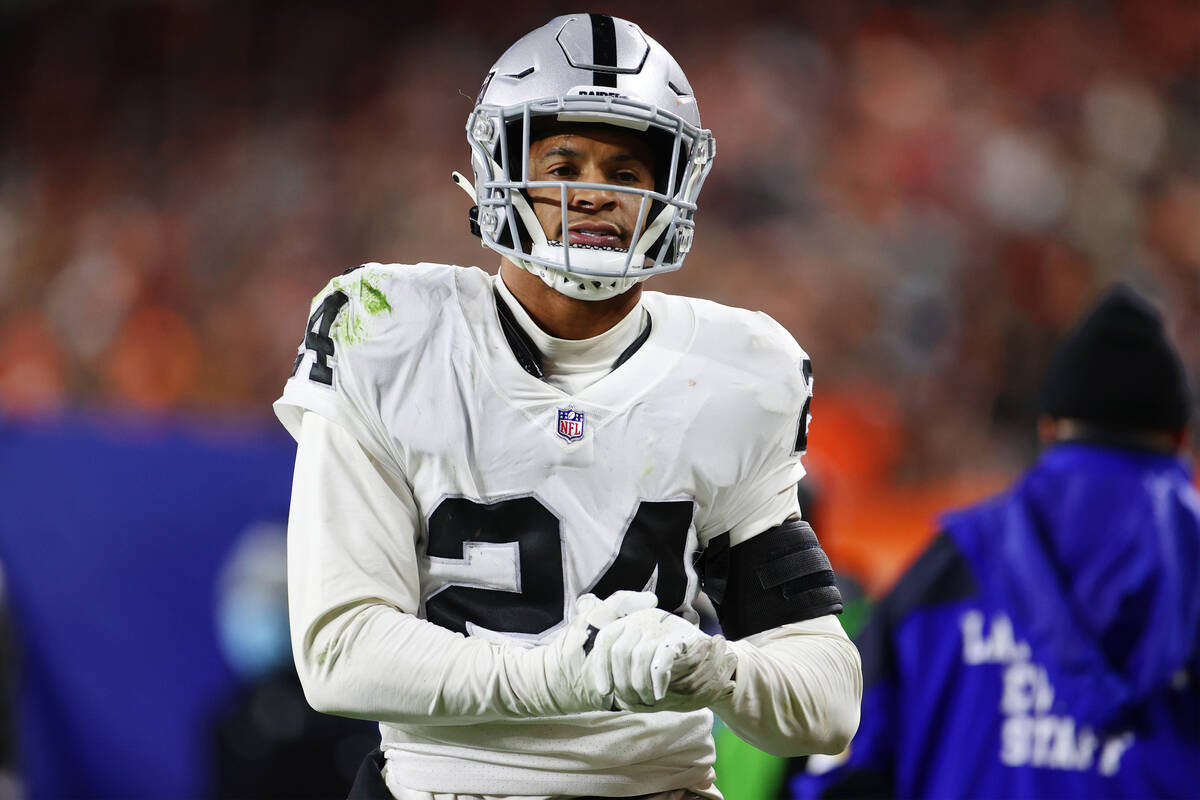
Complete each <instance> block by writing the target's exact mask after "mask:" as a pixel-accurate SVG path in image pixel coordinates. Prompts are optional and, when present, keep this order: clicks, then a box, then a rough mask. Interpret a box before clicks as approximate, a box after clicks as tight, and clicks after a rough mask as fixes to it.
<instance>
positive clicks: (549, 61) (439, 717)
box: [276, 14, 861, 800]
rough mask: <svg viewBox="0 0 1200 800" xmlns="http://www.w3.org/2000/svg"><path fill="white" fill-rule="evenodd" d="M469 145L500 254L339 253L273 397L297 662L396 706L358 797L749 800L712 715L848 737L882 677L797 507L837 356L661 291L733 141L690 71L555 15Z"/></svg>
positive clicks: (355, 704)
mask: <svg viewBox="0 0 1200 800" xmlns="http://www.w3.org/2000/svg"><path fill="white" fill-rule="evenodd" d="M467 139H468V142H469V144H470V148H471V160H472V166H473V170H474V180H473V181H470V180H468V179H467V178H465V177H463V176H461V175H457V174H456V175H455V180H456V181H457V182H458V183H459V184H460V186H461V187H463V188H464V189H465V190H466V191H467V193H468V194H470V195H471V196H472V198H473V199H474V201H475V208H474V209H472V215H471V218H472V229H473V230H474V231H475V232H476V233H477V234H478V235H479V236H480V237H481V238H482V241H483V244H484V245H485V246H486V247H488V248H490V249H491V250H493V251H495V252H497V253H499V254H500V255H501V257H502V258H501V263H500V269H499V273H498V274H497V275H489V274H487V273H485V272H483V271H481V270H479V269H474V268H462V267H454V266H446V265H441V264H428V263H421V264H416V265H410V266H399V265H389V266H384V265H380V264H374V263H372V264H366V265H364V266H362V267H358V268H355V269H353V270H350V271H348V272H347V273H345V274H343V275H342V276H341V277H339V278H335V279H334V280H333V281H332V282H331V283H330V284H329V286H328V287H327V288H326V289H325V290H324V291H323V292H322V294H320V295H319V296H318V297H317V298H316V300H315V301H314V303H313V306H312V309H311V316H310V318H309V321H308V328H307V330H306V332H305V336H304V341H303V343H302V344H301V346H300V349H299V353H298V356H297V358H296V362H295V364H294V366H293V371H292V377H291V379H290V380H289V381H288V382H287V385H286V388H285V389H284V393H283V396H282V398H280V400H279V401H278V402H277V404H276V410H277V413H278V414H279V417H280V419H281V420H282V421H283V422H284V424H285V425H286V426H287V428H288V430H289V431H291V433H292V434H293V435H294V436H295V437H296V439H297V441H298V442H299V449H298V452H297V457H296V471H295V478H294V484H293V491H292V507H291V516H290V522H289V544H288V570H289V575H288V578H289V592H290V597H289V603H290V613H291V631H292V643H293V649H294V653H295V659H296V665H297V669H298V671H299V674H300V677H301V679H302V681H303V684H304V688H305V692H306V694H307V697H308V699H309V702H311V703H312V705H313V706H314V707H315V708H317V709H318V710H321V711H325V712H327V713H331V714H341V715H345V716H350V717H361V718H366V719H371V720H376V721H378V722H379V723H380V732H381V737H382V742H381V748H380V750H379V751H377V752H376V753H375V754H373V755H372V757H371V758H369V759H368V760H367V761H366V762H365V763H364V768H363V771H362V772H361V773H360V776H359V780H358V781H357V782H356V784H355V787H354V789H353V793H352V796H356V797H379V798H389V797H395V798H400V799H401V800H418V799H419V800H432V798H434V797H437V798H447V797H468V798H475V797H481V796H486V797H489V798H491V797H504V798H526V799H527V800H528V798H542V799H543V800H548V799H549V798H556V799H557V798H580V797H634V796H636V797H646V798H649V797H653V798H663V799H664V800H665V799H666V798H671V800H678V799H679V798H720V797H721V794H720V792H719V791H718V790H717V788H716V786H715V784H714V780H715V777H716V776H715V775H714V772H713V768H712V764H713V740H712V735H711V731H712V723H713V717H712V715H713V713H714V712H715V713H716V714H719V715H720V717H721V719H722V720H723V721H724V722H725V724H726V725H728V726H729V727H730V728H731V729H733V730H734V731H735V732H737V733H738V734H739V735H740V736H742V737H743V738H745V739H746V740H747V741H749V742H751V743H752V744H754V745H756V746H758V747H760V748H762V749H764V750H767V751H770V752H772V753H776V754H779V755H783V756H791V755H798V754H802V753H817V752H820V753H837V752H839V751H840V750H842V749H843V748H844V747H845V745H846V743H847V742H848V741H849V739H850V737H851V736H852V735H853V733H854V731H855V729H856V727H857V724H858V704H859V698H860V694H861V670H860V664H859V658H858V653H857V651H856V650H855V648H854V646H853V645H852V644H851V643H850V641H849V639H848V638H847V637H846V635H845V634H844V633H843V631H842V628H841V626H840V624H839V623H838V621H837V619H836V618H835V617H834V616H833V614H835V613H837V612H839V611H840V610H841V597H840V595H839V594H838V590H837V588H836V586H835V584H834V575H833V572H832V570H831V568H830V564H829V560H828V558H826V556H825V554H824V552H823V551H822V550H821V547H820V545H819V543H818V541H817V538H816V536H815V534H814V533H813V531H812V529H811V528H810V527H809V526H808V524H807V523H805V522H803V521H801V519H800V517H799V510H798V506H797V499H796V483H797V481H798V480H799V479H800V478H801V477H802V476H803V474H804V468H803V467H802V465H801V460H800V457H801V455H802V454H803V453H804V450H805V447H806V441H807V429H808V416H809V415H808V407H809V406H808V401H809V397H810V395H811V388H812V370H811V366H810V363H809V360H808V358H807V357H806V356H805V354H804V352H803V351H802V350H801V349H800V348H799V347H798V346H797V345H796V343H795V342H794V341H793V339H792V338H791V336H789V335H788V333H787V332H786V331H785V330H784V329H783V328H782V327H780V326H779V325H778V324H777V323H775V322H774V321H773V320H771V319H770V318H769V317H767V316H766V315H764V314H762V313H755V312H749V311H743V310H740V309H733V308H728V307H724V306H721V305H718V304H716V303H711V302H706V301H703V300H694V299H691V298H684V297H675V296H669V295H664V294H660V293H657V292H644V291H643V287H642V281H644V280H645V279H646V278H648V277H650V276H653V275H657V274H660V273H663V272H667V271H670V270H675V269H678V268H679V267H680V266H681V265H682V263H683V260H684V257H685V256H686V254H687V252H688V250H689V249H690V247H691V245H692V239H693V236H692V233H693V221H694V214H695V211H696V198H697V196H698V194H699V192H700V189H701V186H702V184H703V183H704V178H705V176H706V175H707V174H708V171H709V169H710V168H711V167H712V163H713V158H714V156H715V147H714V143H713V138H712V136H711V134H710V133H709V132H708V131H707V130H704V129H703V128H701V127H700V117H699V114H698V111H697V107H696V100H695V97H694V96H693V94H692V90H691V87H690V86H689V84H688V81H687V79H686V78H685V77H684V74H683V72H682V71H681V69H680V68H679V65H678V64H677V63H676V62H675V60H674V59H673V58H672V57H671V55H670V54H669V53H667V51H666V50H664V49H663V47H662V46H661V45H659V44H658V43H657V42H655V41H654V40H653V39H651V38H650V37H648V36H647V35H646V34H645V33H643V32H642V30H641V29H640V28H639V27H638V26H637V25H634V24H633V23H630V22H626V21H624V20H620V19H616V18H613V17H610V16H606V15H601V14H576V15H571V16H563V17H558V18H556V19H554V20H552V21H551V22H550V23H548V24H547V25H545V26H544V27H541V28H538V29H537V30H535V31H533V32H532V33H530V34H528V35H527V36H525V37H524V38H522V39H520V40H519V41H518V42H517V43H516V44H515V45H513V46H512V47H511V48H510V49H509V50H508V51H507V52H506V53H505V54H504V55H503V56H502V57H501V58H500V60H499V61H497V62H496V64H495V66H494V67H493V68H492V69H491V71H490V72H489V73H488V75H487V78H486V79H485V81H484V83H483V89H482V90H481V92H480V94H479V98H478V100H477V103H476V106H475V109H474V111H473V113H472V114H471V116H470V118H469V120H468V122H467ZM702 591H703V592H704V593H705V594H706V595H707V597H708V598H709V599H710V600H711V601H712V603H713V605H714V606H715V608H716V609H717V611H718V615H719V619H720V621H721V625H722V629H723V635H722V636H709V635H706V634H705V633H703V632H702V631H701V630H700V629H699V627H698V626H697V624H696V623H697V619H698V616H697V613H696V604H697V602H698V600H699V595H700V592H702Z"/></svg>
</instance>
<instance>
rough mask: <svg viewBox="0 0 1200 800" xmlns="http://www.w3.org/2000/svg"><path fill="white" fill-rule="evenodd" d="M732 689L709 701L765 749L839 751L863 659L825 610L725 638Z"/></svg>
mask: <svg viewBox="0 0 1200 800" xmlns="http://www.w3.org/2000/svg"><path fill="white" fill-rule="evenodd" d="M731 647H732V648H733V649H734V650H735V652H736V653H737V657H738V666H737V673H736V676H735V683H736V689H735V690H734V694H733V696H732V697H731V698H729V699H728V700H725V701H721V702H720V703H717V704H716V705H714V706H713V711H714V712H715V713H716V714H717V716H719V717H720V718H721V721H722V722H724V723H725V724H726V725H728V726H729V728H730V729H732V730H733V732H734V733H736V734H737V735H738V736H740V737H741V738H742V739H744V740H745V741H747V742H749V743H750V744H752V745H754V746H755V747H757V748H759V749H760V750H765V751H766V752H768V753H772V754H774V755H777V756H784V757H791V756H798V755H805V754H811V753H830V754H833V753H839V752H841V751H842V750H844V749H845V748H846V746H847V745H848V744H849V743H850V739H851V738H853V736H854V732H855V730H856V729H857V728H858V717H859V702H860V700H861V698H862V666H861V662H860V660H859V656H858V650H857V649H856V648H855V647H854V644H853V643H852V642H851V641H850V640H849V638H848V637H847V636H846V634H845V633H844V632H843V631H842V630H841V626H840V625H839V624H838V622H837V620H836V619H834V618H833V617H832V616H829V617H822V618H820V619H817V620H810V621H808V622H801V623H793V624H791V625H785V626H782V627H781V628H775V629H772V630H770V631H764V632H763V633H760V634H755V635H754V636H750V637H747V638H746V639H743V640H741V641H739V642H733V643H731Z"/></svg>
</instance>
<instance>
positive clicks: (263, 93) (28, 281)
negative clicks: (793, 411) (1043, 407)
mask: <svg viewBox="0 0 1200 800" xmlns="http://www.w3.org/2000/svg"><path fill="white" fill-rule="evenodd" d="M576 10H588V11H605V12H608V13H613V14H617V15H619V16H627V17H629V18H631V19H634V20H636V21H638V22H639V23H640V24H641V25H642V26H643V28H644V29H645V30H646V31H647V32H648V33H649V34H650V35H651V36H654V37H655V38H657V39H659V40H660V41H661V42H662V43H663V44H664V45H666V46H667V47H668V49H670V50H671V51H672V52H673V53H674V54H675V56H676V57H677V58H678V60H679V61H680V63H681V64H683V65H684V67H685V70H686V72H687V74H688V77H689V78H690V80H691V82H692V85H693V88H694V89H695V91H696V94H697V96H698V98H699V102H700V109H701V115H702V118H703V121H704V124H705V125H706V127H709V128H711V129H712V130H713V131H714V133H715V135H716V139H717V143H718V158H717V161H716V166H715V168H714V170H713V172H712V175H711V178H710V180H709V182H708V183H707V185H706V187H705V189H704V192H703V193H702V196H701V199H700V212H699V214H698V222H699V225H698V234H697V246H696V249H695V250H694V251H693V253H692V254H691V255H690V256H689V258H688V261H687V265H686V266H685V268H684V269H683V271H681V272H680V273H677V274H674V275H671V276H666V277H664V278H657V279H655V281H654V282H653V283H652V284H651V288H655V289H661V290H667V291H673V292H680V293H686V294H695V295H700V296H705V297H709V298H712V299H715V300H719V301H722V302H726V303H730V304H734V305H740V306H746V307H749V308H757V309H762V310H765V311H767V312H768V313H770V314H771V315H772V316H774V317H775V318H776V319H778V320H779V321H780V322H782V323H783V324H784V325H785V326H787V327H788V328H789V329H790V330H791V331H792V333H793V334H794V335H795V336H796V338H797V340H798V341H800V342H801V344H802V345H803V346H804V347H805V348H806V349H807V350H808V352H809V353H810V355H811V356H812V358H813V361H814V364H815V369H816V393H815V399H814V405H813V409H812V410H813V426H812V435H811V439H810V455H809V457H808V463H809V466H810V469H811V473H812V476H811V478H810V479H809V481H810V483H811V489H812V491H813V492H815V493H816V494H817V495H818V496H819V497H820V505H821V519H820V525H821V527H820V533H821V535H822V538H823V541H824V543H825V545H826V548H827V550H828V551H829V552H830V555H831V556H832V557H833V559H834V561H835V563H836V564H837V565H838V566H839V568H840V569H841V570H842V571H843V572H844V573H846V574H847V575H850V576H852V577H854V578H855V579H857V581H858V582H859V583H860V584H861V585H862V586H864V587H865V589H866V591H867V594H868V595H877V594H878V593H879V592H881V591H883V590H885V589H886V588H887V586H888V585H889V584H890V582H891V581H892V580H894V578H895V576H896V575H897V574H898V572H899V570H901V569H902V568H903V566H904V565H905V563H906V561H907V560H908V559H909V558H911V556H912V555H913V554H914V553H915V551H916V549H917V548H919V547H920V545H921V544H922V543H923V542H924V541H925V540H926V539H927V537H928V536H929V535H930V533H932V531H933V530H934V525H935V521H934V520H935V516H936V513H937V512H938V510H940V509H942V508H945V507H948V506H952V505H955V504H959V503H963V502H966V501H968V500H971V499H974V498H977V497H979V496H981V495H983V494H984V493H986V492H988V491H991V490H993V489H995V488H998V487H999V486H1001V485H1003V483H1004V482H1005V481H1006V480H1007V479H1008V478H1009V477H1011V476H1012V475H1013V474H1014V473H1015V471H1016V470H1017V469H1018V468H1019V467H1020V466H1021V465H1022V464H1024V463H1025V462H1026V461H1027V460H1028V459H1029V458H1030V457H1031V455H1032V454H1033V452H1034V439H1033V429H1032V424H1033V421H1034V418H1035V414H1036V390H1037V385H1038V382H1039V380H1040V376H1041V372H1042V370H1043V368H1044V366H1045V364H1046V362H1047V359H1048V356H1049V348H1050V346H1051V343H1052V342H1053V341H1054V339H1055V338H1056V336H1057V335H1058V334H1060V333H1061V332H1062V331H1063V330H1064V328H1065V327H1066V326H1067V325H1068V324H1069V323H1070V322H1071V321H1072V320H1073V319H1074V317H1075V316H1076V314H1077V313H1078V312H1079V311H1080V310H1082V308H1083V306H1084V305H1085V304H1086V303H1087V302H1088V300H1089V299H1091V298H1092V297H1093V296H1094V293H1095V292H1096V291H1097V290H1098V289H1099V288H1101V287H1102V286H1104V285H1105V284H1107V283H1109V282H1111V281H1113V280H1116V279H1124V280H1128V281H1130V282H1132V283H1133V284H1135V285H1136V286H1138V287H1139V288H1141V289H1143V290H1144V291H1146V292H1147V293H1148V294H1149V295H1151V296H1152V297H1153V298H1155V300H1156V301H1157V302H1158V303H1159V304H1160V305H1161V306H1162V307H1163V308H1164V310H1165V312H1166V314H1167V317H1168V320H1169V327H1170V329H1171V331H1172V333H1173V334H1174V336H1175V338H1176V340H1177V341H1178V342H1179V343H1180V345H1181V347H1182V350H1183V352H1184V355H1185V359H1186V361H1187V364H1188V367H1189V370H1190V371H1191V374H1192V376H1193V379H1195V378H1196V377H1197V376H1198V375H1200V335H1198V333H1200V6H1197V5H1196V4H1195V3H1192V2H1188V0H1120V1H1119V2H1117V1H1114V2H1087V3H1083V2H1080V3H1072V2H933V1H932V0H929V1H928V2H915V1H914V2H891V3H883V2H854V3H827V2H820V1H811V2H809V1H805V2H767V1H766V0H745V1H744V2H739V3H736V4H733V3H729V4H716V3H713V4H708V3H702V4H693V5H676V4H666V3H662V4H653V5H643V4H640V3H625V2H611V3H602V4H600V5H599V6H593V7H590V8H579V7H576V6H571V7H565V6H563V5H561V4H558V3H550V2H531V3H521V4H504V5H501V4H497V3H481V2H475V1H474V0H467V1H464V2H457V3H453V4H451V3H434V4H423V5H420V6H410V5H409V4H399V3H397V4H385V3H378V4H357V5H355V4H344V5H342V4H334V3H316V2H287V3H284V2H264V1H262V0H258V1H256V2H236V3H235V2H209V1H208V0H177V1H176V2H165V1H163V2H154V1H153V0H142V1H140V2H139V1H138V0H125V1H124V2H97V3H88V4H83V3H68V2H37V1H36V0H6V1H5V2H4V3H2V4H0V75H3V80H0V109H2V111H0V347H2V348H3V353H2V355H0V480H2V483H0V487H2V488H0V500H2V501H3V507H4V509H5V512H4V514H3V518H2V520H0V561H3V563H4V566H5V573H6V580H5V586H6V592H7V602H8V609H9V613H10V617H11V622H12V628H13V631H12V635H11V637H10V640H11V641H10V643H9V645H8V647H7V651H6V653H5V658H4V663H6V664H8V665H9V668H7V669H6V670H5V675H6V685H8V686H13V685H15V687H16V688H15V689H13V690H12V691H13V692H14V693H15V694H14V695H13V697H14V698H15V699H13V700H6V701H5V702H4V703H2V704H0V708H4V709H6V710H8V711H10V712H11V713H9V714H8V716H9V717H10V728H9V730H10V732H11V733H10V734H5V735H3V736H0V758H2V759H3V760H4V761H5V762H6V766H7V767H8V769H7V771H6V773H5V774H6V775H8V776H9V777H12V776H14V775H15V776H17V778H18V780H17V781H15V782H14V781H12V780H8V779H3V780H0V796H14V797H19V796H23V795H24V794H28V795H29V796H32V797H47V798H49V797H156V798H169V797H181V798H182V797H196V796H204V795H206V794H211V793H213V792H214V791H216V790H215V788H214V787H216V786H217V785H218V780H219V778H218V777H216V775H217V770H216V768H215V767H214V762H215V761H216V760H217V759H216V755H215V753H216V752H217V751H218V750H221V748H222V747H223V748H225V750H224V751H222V752H225V751H229V750H230V749H232V750H233V751H238V748H239V747H241V748H242V751H243V755H245V754H251V755H252V754H253V753H254V752H257V751H255V750H254V746H257V745H254V743H251V744H247V743H246V741H248V740H247V739H246V736H249V735H250V734H246V736H242V733H239V731H242V729H243V727H245V728H247V729H249V728H252V727H253V726H254V725H255V724H256V723H254V722H253V718H254V713H255V712H254V708H255V707H254V705H253V704H254V703H255V702H258V700H256V699H254V697H252V698H251V700H250V701H248V702H250V705H251V707H250V710H249V711H246V714H248V716H246V715H243V716H238V714H237V713H232V715H231V714H230V713H227V712H228V709H229V708H230V704H231V703H236V702H238V698H242V699H243V700H244V699H245V697H246V695H245V692H246V691H247V690H246V688H245V687H247V686H248V685H249V684H250V683H251V682H254V681H258V682H260V683H261V681H262V680H264V676H268V677H269V676H270V675H271V674H272V672H271V670H272V669H273V668H274V667H277V666H278V660H279V658H280V656H279V653H280V652H281V647H283V645H284V643H283V642H282V641H281V640H280V639H279V635H278V632H279V623H280V616H279V614H280V608H281V607H280V605H279V603H280V598H281V597H282V594H281V593H282V584H281V577H280V573H279V569H280V567H281V550H280V541H281V540H280V535H281V534H280V526H281V525H282V523H283V522H284V521H285V517H286V508H287V492H288V484H289V481H290V462H291V458H292V454H293V452H294V448H293V447H292V445H291V443H290V441H289V440H288V439H287V437H286V435H285V434H283V432H282V430H281V428H280V427H279V426H278V424H277V423H275V421H274V420H273V417H272V416H271V413H270V403H271V401H272V400H273V399H274V398H275V397H276V396H277V394H278V392H279V390H280V388H281V386H282V382H283V380H284V378H285V377H286V374H287V371H288V369H289V367H290V365H291V362H292V358H293V356H294V352H295V347H296V345H297V343H298V342H299V339H300V336H301V333H302V329H303V325H304V322H305V316H306V310H307V306H308V302H309V299H310V298H311V297H312V295H313V294H314V293H315V292H316V291H317V290H318V289H319V288H320V287H321V286H322V285H323V284H324V282H325V281H326V280H327V279H328V278H329V277H330V276H332V275H334V274H336V273H338V272H340V271H341V270H343V269H344V268H346V267H348V266H352V265H354V264H357V263H360V262H362V261H367V260H375V261H383V262H390V261H397V262H414V261H420V260H428V261H443V262H451V263H458V264H477V265H480V266H483V267H485V268H489V269H491V268H494V266H495V261H496V258H495V257H494V256H493V255H492V254H491V253H489V252H487V251H482V250H481V249H480V247H479V244H478V240H476V239H474V238H472V237H471V236H469V234H468V233H467V222H466V212H467V203H466V199H465V198H464V197H463V196H462V194H461V192H460V191H459V190H458V189H457V188H455V187H454V185H453V184H452V183H451V181H450V178H449V174H450V171H451V170H453V169H458V170H462V171H467V170H468V167H469V162H468V157H467V147H466V143H465V140H464V138H463V134H462V128H463V124H464V122H465V119H466V115H467V114H468V112H469V111H470V109H471V106H472V102H473V98H474V97H475V94H476V92H477V90H478V86H479V83H480V80H481V79H482V77H483V75H484V74H485V73H486V70H487V68H488V67H489V66H490V64H491V63H492V61H494V60H495V58H496V57H497V56H498V55H499V54H500V53H501V52H502V51H503V50H504V48H505V47H506V46H507V45H508V44H510V43H511V42H512V41H513V40H514V39H515V38H517V37H518V36H520V35H521V34H523V33H524V32H526V31H527V30H529V29H531V28H533V27H535V26H536V25H538V24H541V23H542V22H544V21H545V20H547V19H549V18H550V17H551V16H554V15H555V14H557V13H564V12H567V11H576ZM1113 380H1114V381H1120V380H1122V376H1120V375H1114V376H1113ZM283 652H285V651H283ZM239 692H241V694H239ZM260 699H261V698H259V700H260ZM244 705H245V704H244V703H243V706H244ZM267 707H268V708H273V707H271V706H269V704H268V706H267ZM242 710H243V711H245V708H243V709H242ZM260 710H261V709H260ZM267 716H268V717H270V719H274V720H276V721H278V719H280V714H277V713H272V714H268V715H267ZM282 716H283V718H288V717H287V714H283V715H282ZM288 719H290V718H288ZM221 720H224V722H222V721H221ZM230 720H232V722H230ZM247 720H250V721H247ZM260 722H261V720H260ZM296 724H300V723H296ZM231 725H232V727H230V726H231ZM239 726H241V727H239ZM260 727H261V726H260ZM284 728H287V726H286V725H284ZM297 730H299V729H298V728H295V726H293V728H290V729H286V730H284V731H283V732H282V733H280V734H279V735H280V736H281V737H284V738H287V736H293V735H296V731H297ZM289 731H290V733H289ZM258 734H261V731H258ZM258 734H256V735H258ZM336 734H337V735H339V736H340V735H343V734H345V735H347V736H350V737H352V738H353V736H355V735H357V729H355V730H345V731H342V730H339V731H337V732H336ZM14 736H15V740H14ZM239 737H240V738H239ZM244 740H245V741H244ZM214 742H219V743H223V744H214ZM230 742H232V743H233V744H230ZM258 744H261V742H259V743H258ZM348 752H349V753H350V755H346V754H342V755H341V756H339V757H340V758H343V759H344V760H345V759H349V760H350V761H353V759H354V758H355V757H356V754H354V753H353V748H351V749H350V750H349V751H348ZM0 777H2V776H0ZM22 783H23V785H24V789H22V788H21V784H22ZM728 791H729V790H728V789H727V792H728ZM6 792H7V793H11V795H6V794H5V793H6ZM730 798H731V800H740V798H739V797H738V796H737V795H732V794H731V796H730Z"/></svg>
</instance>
